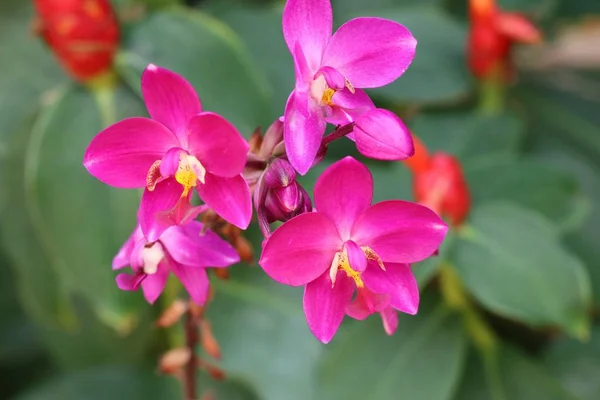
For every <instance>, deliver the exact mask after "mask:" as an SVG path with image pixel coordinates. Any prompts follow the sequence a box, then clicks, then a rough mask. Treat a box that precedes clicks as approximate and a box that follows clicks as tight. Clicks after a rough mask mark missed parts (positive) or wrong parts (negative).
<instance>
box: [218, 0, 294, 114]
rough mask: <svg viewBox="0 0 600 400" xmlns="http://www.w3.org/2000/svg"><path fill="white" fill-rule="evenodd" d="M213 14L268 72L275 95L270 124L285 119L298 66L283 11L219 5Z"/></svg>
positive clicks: (276, 8) (278, 8)
mask: <svg viewBox="0 0 600 400" xmlns="http://www.w3.org/2000/svg"><path fill="white" fill-rule="evenodd" d="M217 5H218V7H217ZM211 11H212V12H213V13H214V14H215V15H216V16H217V17H218V18H219V19H221V20H222V21H223V22H225V23H227V24H228V25H229V26H230V27H231V28H232V29H233V30H234V31H235V32H236V33H237V34H238V35H239V37H240V38H241V39H242V41H243V42H244V44H245V45H246V46H247V47H248V50H249V51H250V53H251V54H252V57H253V58H254V61H255V62H256V64H257V65H258V66H259V67H260V69H261V70H263V71H265V73H266V76H267V80H268V83H269V87H270V91H271V93H272V95H271V96H270V97H271V101H270V104H271V108H270V112H269V114H268V116H269V120H274V119H275V118H278V117H279V116H281V115H283V111H284V109H285V104H286V102H287V99H288V97H289V95H290V93H291V92H292V90H293V89H294V80H295V77H294V62H293V60H292V56H291V54H290V52H289V50H288V48H287V46H286V44H285V41H284V39H283V33H282V31H281V17H282V8H281V7H278V6H268V7H240V6H237V7H230V6H226V5H224V4H222V3H221V2H220V1H218V2H216V4H215V6H214V7H212V8H211Z"/></svg>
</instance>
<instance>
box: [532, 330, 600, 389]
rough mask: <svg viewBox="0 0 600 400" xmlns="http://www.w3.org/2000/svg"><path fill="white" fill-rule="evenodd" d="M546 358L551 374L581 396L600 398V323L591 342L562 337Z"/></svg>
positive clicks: (593, 331) (593, 333)
mask: <svg viewBox="0 0 600 400" xmlns="http://www.w3.org/2000/svg"><path fill="white" fill-rule="evenodd" d="M544 358H545V365H546V367H547V368H548V370H549V371H550V373H551V374H552V375H553V376H554V377H556V378H557V379H558V381H560V382H561V383H562V384H563V386H564V387H565V388H566V389H568V390H569V391H570V392H571V393H573V394H574V395H576V396H577V398H578V399H580V400H595V399H598V398H600V382H599V381H598V379H597V378H598V376H600V326H598V325H596V326H594V328H593V329H592V335H591V338H590V339H589V342H588V343H582V342H580V341H576V340H573V339H567V338H563V339H559V340H558V341H557V342H556V343H554V344H553V345H552V346H551V347H550V349H549V350H548V352H547V353H546V354H545V357H544Z"/></svg>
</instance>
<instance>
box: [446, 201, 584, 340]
mask: <svg viewBox="0 0 600 400" xmlns="http://www.w3.org/2000/svg"><path fill="white" fill-rule="evenodd" d="M452 258H453V260H452V264H453V265H454V266H455V267H456V270H457V271H458V273H459V275H460V277H461V279H462V280H463V282H464V283H465V285H466V287H467V289H468V290H469V291H470V292H471V293H472V294H473V295H474V296H475V298H476V299H477V300H478V301H479V302H481V303H482V305H483V306H485V307H486V308H488V309H490V310H491V311H493V312H496V313H498V314H500V315H503V316H506V317H510V318H514V319H517V320H519V321H522V322H524V323H527V324H530V325H533V326H540V325H558V326H560V327H562V328H563V329H565V330H566V331H567V332H569V333H570V334H571V335H574V336H578V337H585V336H586V335H587V333H588V324H589V321H588V316H587V312H588V308H589V305H590V300H591V299H590V297H591V293H590V287H589V286H590V285H589V277H588V274H587V271H586V270H585V268H584V266H583V265H582V264H581V262H580V261H579V259H577V258H576V257H575V256H573V255H572V254H571V253H569V252H568V251H567V250H565V248H564V247H563V246H562V244H561V243H560V241H559V237H558V232H557V229H556V228H555V227H554V226H553V225H551V224H550V223H549V222H548V221H547V220H546V219H545V218H543V217H542V216H541V215H539V214H537V213H535V212H532V211H530V210H527V209H524V208H521V207H518V206H517V205H513V204H508V203H497V204H487V205H483V206H480V207H478V208H477V209H476V210H474V211H473V213H472V215H471V219H470V226H468V227H465V228H464V229H463V230H462V232H461V234H460V237H459V238H458V240H457V242H456V247H455V248H454V250H453V257H452ZM557 294H560V295H557Z"/></svg>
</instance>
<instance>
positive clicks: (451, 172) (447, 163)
mask: <svg viewBox="0 0 600 400" xmlns="http://www.w3.org/2000/svg"><path fill="white" fill-rule="evenodd" d="M413 187H414V192H415V200H416V201H417V202H419V203H421V204H423V205H425V206H427V207H429V208H431V209H432V210H434V211H436V212H437V213H439V214H442V215H445V216H447V217H448V218H449V219H450V222H451V223H452V225H455V226H459V225H460V224H462V222H463V221H464V220H465V218H466V217H467V215H468V213H469V210H470V207H471V195H470V192H469V187H468V185H467V182H466V181H465V178H464V174H463V171H462V167H461V165H460V163H459V161H458V160H457V159H456V158H455V157H453V156H451V155H449V154H445V153H435V154H434V155H433V156H432V157H431V165H430V167H429V168H428V169H427V170H425V171H420V172H418V173H416V174H415V175H414V181H413Z"/></svg>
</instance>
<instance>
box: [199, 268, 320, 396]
mask: <svg viewBox="0 0 600 400" xmlns="http://www.w3.org/2000/svg"><path fill="white" fill-rule="evenodd" d="M232 273H233V275H232V279H230V280H229V281H217V282H215V285H214V287H215V293H216V295H215V300H214V301H213V302H212V303H211V304H210V305H209V307H208V318H209V320H210V322H211V323H212V327H213V330H214V333H215V336H216V338H217V340H218V341H219V343H220V345H221V348H222V351H223V360H222V365H223V367H224V368H225V371H226V372H227V375H228V376H230V377H232V378H234V379H240V380H242V381H244V382H248V383H249V384H250V385H251V386H252V387H253V389H254V391H256V393H257V394H258V395H259V397H260V398H261V399H265V400H279V399H286V400H288V399H289V400H294V399H298V400H304V399H310V398H318V396H316V394H315V382H316V376H317V372H316V366H317V362H318V360H319V358H320V356H321V352H322V350H323V346H322V345H321V343H320V342H319V341H318V340H317V339H315V338H314V337H313V336H312V334H311V333H310V331H309V330H308V326H307V325H306V321H305V319H304V313H303V312H302V290H301V288H291V287H286V286H283V285H279V284H277V283H275V282H273V281H271V280H270V279H269V278H268V277H267V276H266V275H265V274H264V272H263V271H262V270H261V269H260V268H257V267H246V266H239V267H235V268H233V270H232Z"/></svg>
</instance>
